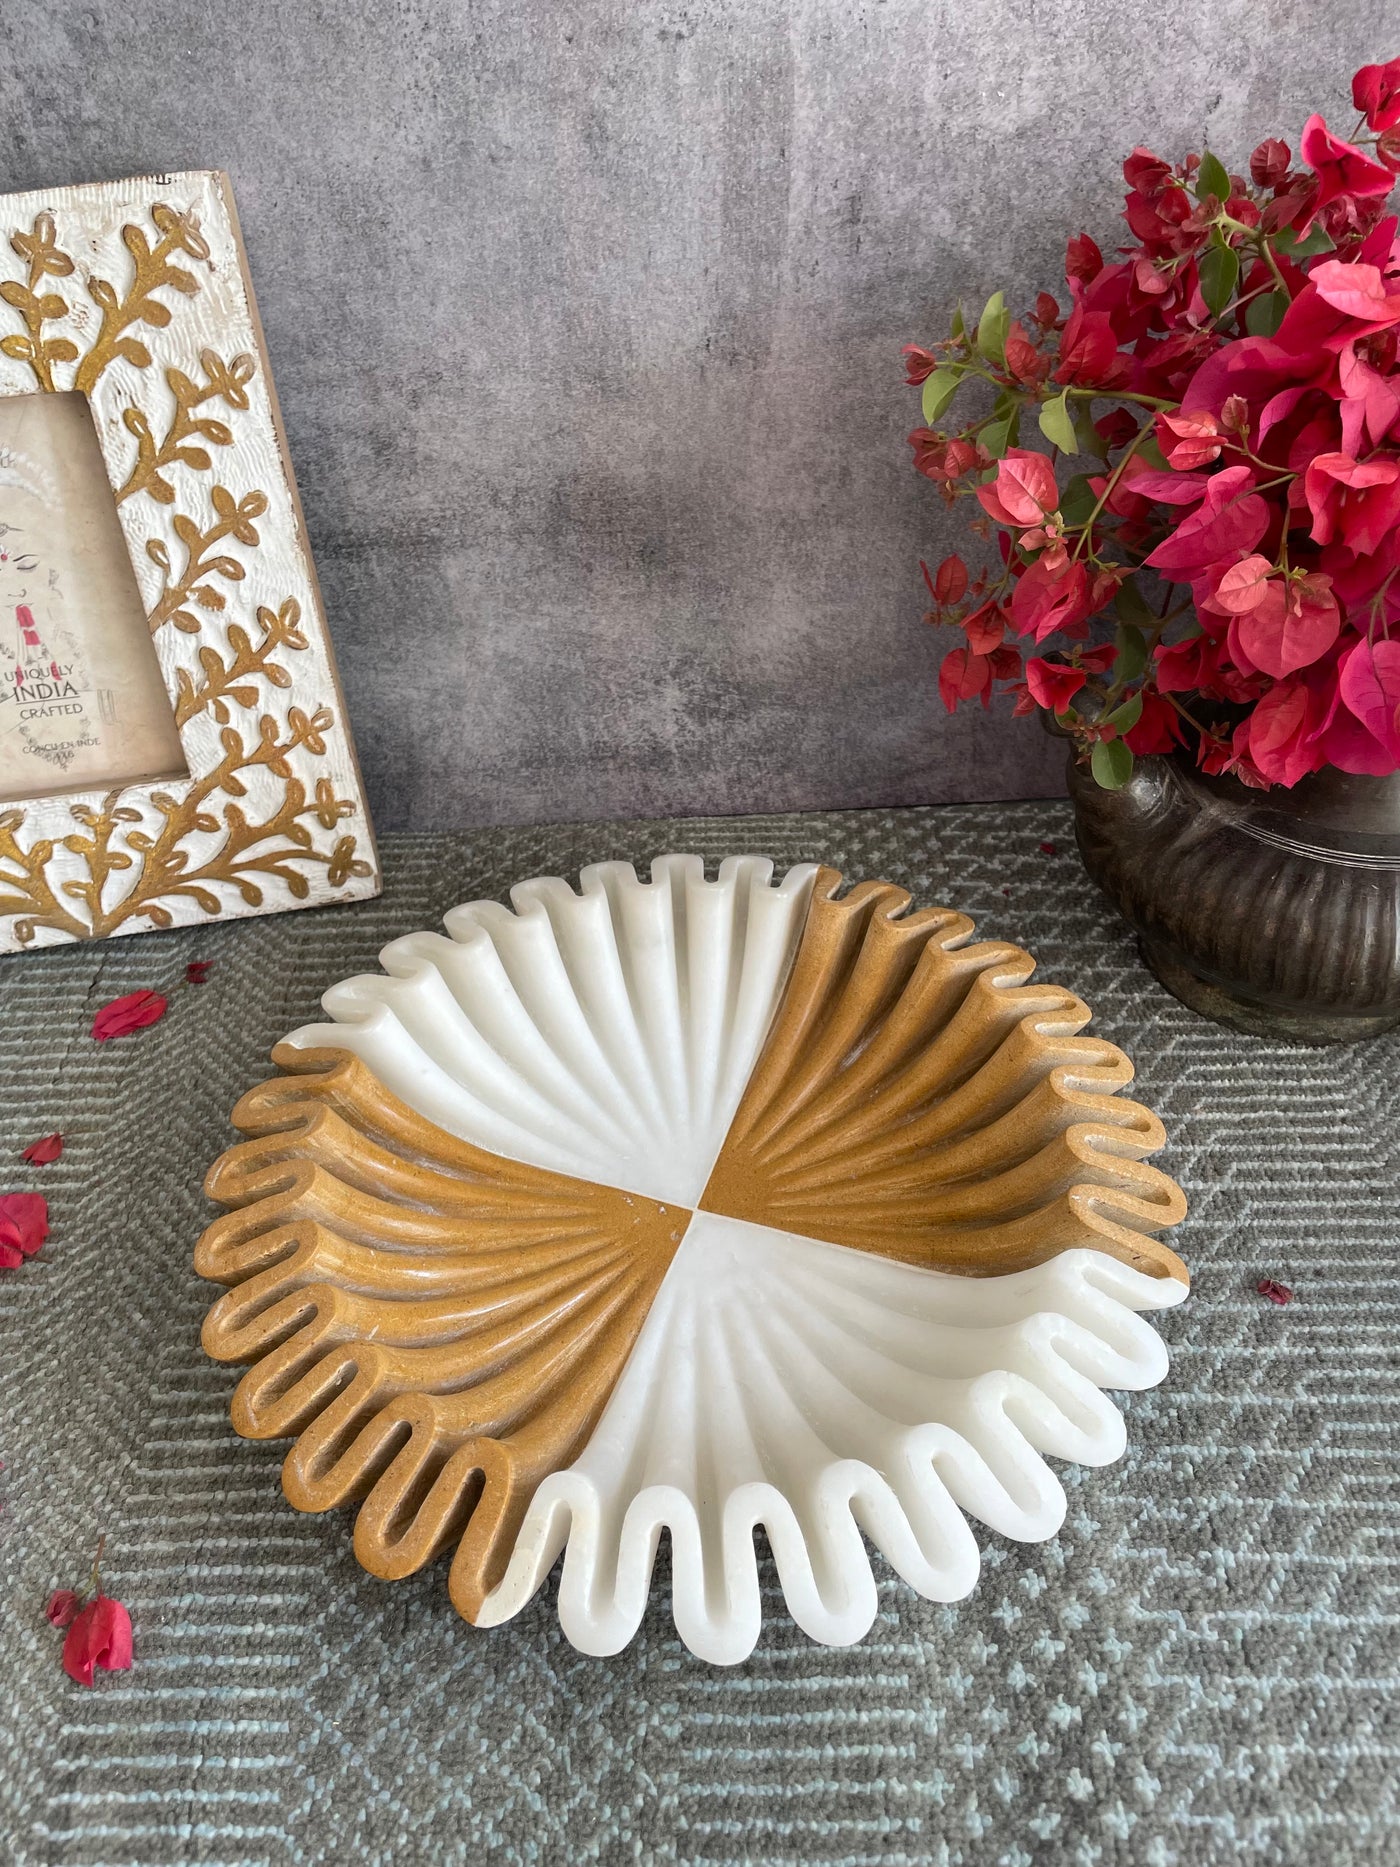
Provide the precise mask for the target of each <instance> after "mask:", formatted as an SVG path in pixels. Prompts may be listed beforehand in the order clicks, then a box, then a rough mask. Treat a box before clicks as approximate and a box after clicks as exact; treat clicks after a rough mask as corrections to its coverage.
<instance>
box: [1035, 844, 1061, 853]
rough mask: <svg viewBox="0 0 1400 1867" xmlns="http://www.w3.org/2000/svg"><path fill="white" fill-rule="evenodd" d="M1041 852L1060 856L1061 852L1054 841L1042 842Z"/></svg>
mask: <svg viewBox="0 0 1400 1867" xmlns="http://www.w3.org/2000/svg"><path fill="white" fill-rule="evenodd" d="M1040 853H1041V855H1042V856H1058V855H1059V853H1060V852H1059V850H1058V849H1057V848H1056V847H1055V845H1054V844H1053V843H1042V844H1041V845H1040Z"/></svg>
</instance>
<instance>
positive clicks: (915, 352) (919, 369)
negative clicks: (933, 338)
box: [900, 344, 938, 389]
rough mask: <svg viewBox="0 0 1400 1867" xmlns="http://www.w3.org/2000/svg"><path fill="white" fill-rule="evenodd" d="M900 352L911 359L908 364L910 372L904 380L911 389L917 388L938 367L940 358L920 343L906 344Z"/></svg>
mask: <svg viewBox="0 0 1400 1867" xmlns="http://www.w3.org/2000/svg"><path fill="white" fill-rule="evenodd" d="M900 354H901V356H906V357H908V359H909V362H908V364H907V365H906V368H907V369H908V372H909V373H908V375H907V376H906V377H905V378H904V380H905V382H906V383H908V385H909V387H910V388H911V389H916V388H917V387H918V386H919V384H920V383H921V382H924V381H926V380H927V379H928V378H929V377H930V376H932V374H933V372H934V371H935V370H936V369H937V368H938V358H937V357H936V356H934V354H933V352H932V351H931V350H924V349H921V348H920V346H919V345H918V344H906V345H905V346H904V349H903V350H902V351H901V352H900Z"/></svg>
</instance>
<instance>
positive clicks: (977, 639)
mask: <svg viewBox="0 0 1400 1867" xmlns="http://www.w3.org/2000/svg"><path fill="white" fill-rule="evenodd" d="M962 630H963V634H964V635H965V636H966V637H967V645H968V647H969V648H970V649H971V650H972V652H973V653H974V654H975V655H990V654H991V653H992V652H993V651H994V650H995V649H998V648H1000V647H1001V645H1002V643H1003V642H1004V641H1005V640H1006V618H1005V617H1004V616H1003V615H1002V613H1001V610H1000V608H999V607H998V605H997V604H995V603H982V604H979V605H978V607H977V608H976V609H974V610H973V612H972V614H971V615H970V616H966V617H964V618H963V625H962Z"/></svg>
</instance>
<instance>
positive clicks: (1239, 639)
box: [1217, 571, 1342, 680]
mask: <svg viewBox="0 0 1400 1867" xmlns="http://www.w3.org/2000/svg"><path fill="white" fill-rule="evenodd" d="M1256 587H1257V588H1260V589H1261V591H1262V596H1261V600H1259V601H1258V602H1254V603H1251V604H1250V605H1249V607H1248V608H1246V609H1244V610H1240V611H1237V612H1236V614H1235V618H1234V621H1233V622H1232V623H1231V625H1230V642H1231V646H1232V648H1234V649H1235V650H1236V654H1235V659H1236V660H1237V661H1242V662H1244V663H1245V664H1246V668H1245V671H1246V673H1248V672H1251V671H1255V670H1257V671H1258V672H1259V673H1260V674H1268V675H1271V676H1272V677H1273V679H1274V680H1282V679H1283V677H1284V676H1285V675H1287V674H1293V673H1296V672H1297V670H1298V669H1299V668H1307V667H1311V665H1312V664H1313V662H1315V661H1318V660H1320V659H1321V658H1322V656H1323V655H1325V654H1326V653H1327V651H1328V649H1329V648H1331V646H1332V644H1333V643H1334V642H1335V641H1336V639H1337V637H1338V635H1339V634H1340V633H1341V628H1342V616H1341V611H1340V610H1339V609H1338V608H1337V599H1336V597H1334V596H1333V594H1332V579H1331V578H1330V577H1329V576H1328V575H1327V574H1326V572H1325V571H1314V572H1313V573H1312V574H1311V575H1309V576H1306V577H1300V578H1290V579H1288V581H1287V582H1284V581H1283V580H1281V579H1278V578H1271V579H1269V580H1268V581H1266V582H1265V583H1263V584H1262V585H1260V586H1256ZM1218 594H1219V593H1218V592H1217V597H1218ZM1240 651H1242V652H1240Z"/></svg>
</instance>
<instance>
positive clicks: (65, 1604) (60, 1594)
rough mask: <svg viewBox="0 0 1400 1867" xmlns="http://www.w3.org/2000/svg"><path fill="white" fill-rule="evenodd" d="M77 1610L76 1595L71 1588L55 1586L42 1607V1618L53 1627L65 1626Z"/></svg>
mask: <svg viewBox="0 0 1400 1867" xmlns="http://www.w3.org/2000/svg"><path fill="white" fill-rule="evenodd" d="M77 1612H78V1597H77V1596H76V1595H75V1594H74V1593H73V1590H72V1589H71V1588H56V1589H55V1590H54V1591H53V1593H52V1594H51V1595H50V1596H49V1599H48V1602H47V1605H46V1606H45V1608H44V1619H45V1620H46V1621H48V1622H49V1623H50V1624H51V1625H52V1626H54V1627H66V1626H67V1625H68V1623H69V1622H70V1621H71V1620H72V1619H73V1616H74V1615H75V1614H76V1613H77Z"/></svg>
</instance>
